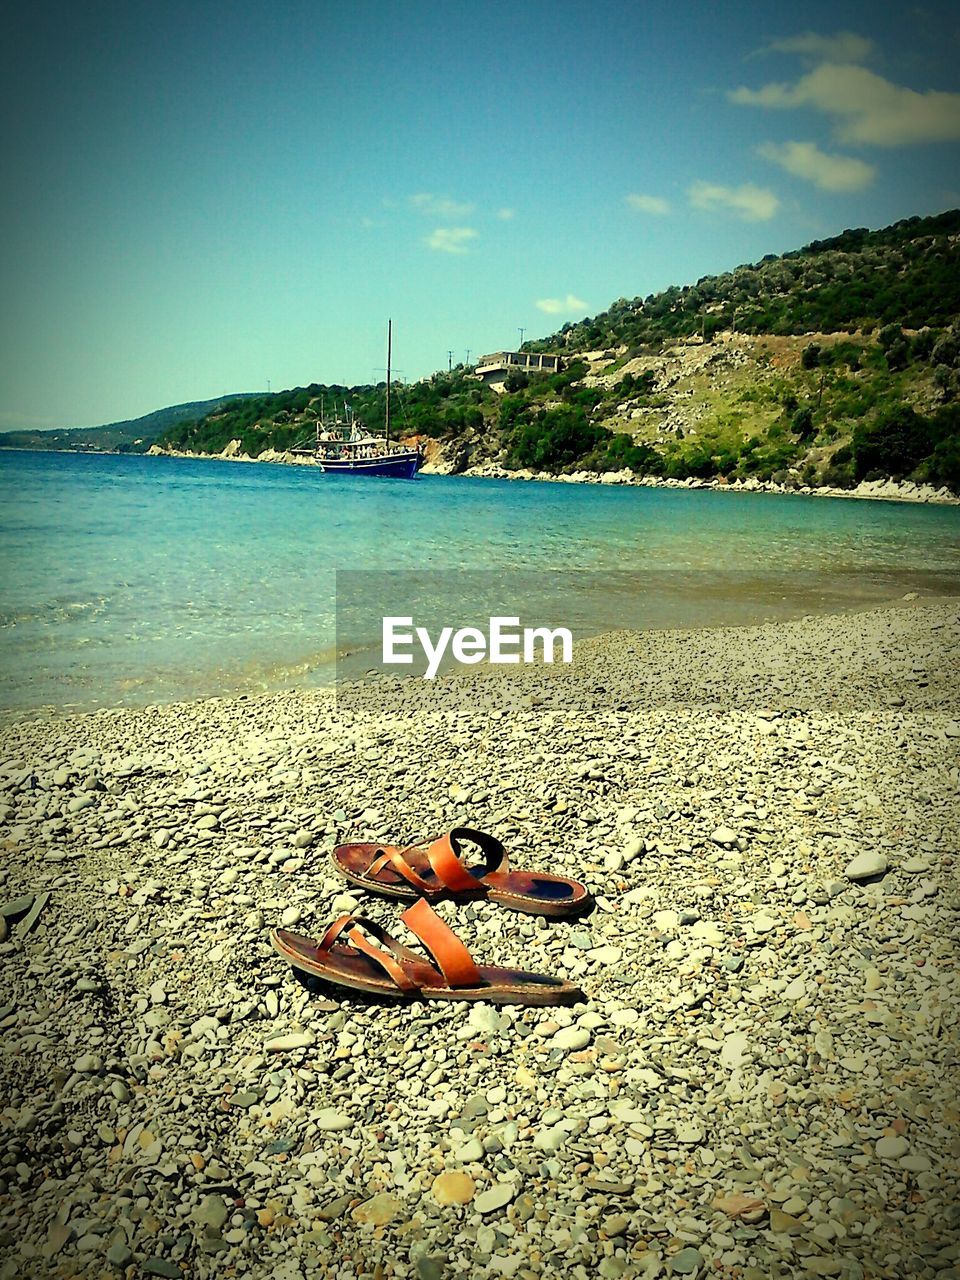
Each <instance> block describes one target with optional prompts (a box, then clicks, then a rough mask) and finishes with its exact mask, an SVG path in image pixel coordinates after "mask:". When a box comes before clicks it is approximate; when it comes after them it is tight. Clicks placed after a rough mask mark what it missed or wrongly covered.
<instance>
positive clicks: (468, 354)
mask: <svg viewBox="0 0 960 1280" xmlns="http://www.w3.org/2000/svg"><path fill="white" fill-rule="evenodd" d="M467 368H468V369H469V368H470V348H469V347H467Z"/></svg>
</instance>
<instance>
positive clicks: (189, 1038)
mask: <svg viewBox="0 0 960 1280" xmlns="http://www.w3.org/2000/svg"><path fill="white" fill-rule="evenodd" d="M958 668H960V601H957V600H945V601H944V600H941V601H936V602H932V603H931V602H924V601H920V602H910V603H905V602H899V603H898V604H897V605H896V606H891V607H889V608H886V609H876V610H872V611H868V612H861V613H851V614H846V615H835V616H823V617H817V618H805V619H801V620H798V621H793V622H787V623H776V624H767V625H762V626H756V627H744V628H732V629H722V628H716V629H707V630H701V631H685V632H684V631H677V632H643V633H617V634H612V635H607V636H603V637H599V638H597V639H594V640H590V641H585V642H584V643H583V644H582V645H580V646H579V647H578V650H577V654H576V660H575V662H574V664H573V665H572V666H571V667H570V668H562V669H561V668H555V669H553V670H552V671H550V672H548V673H546V674H545V673H544V671H543V670H528V671H525V672H520V673H518V672H515V671H508V672H503V671H498V670H493V669H486V670H479V669H478V670H475V671H473V672H472V673H470V674H467V675H454V676H451V677H448V678H443V679H440V680H438V681H436V682H434V683H433V684H427V683H425V682H422V681H407V682H397V681H393V680H384V681H377V682H372V683H369V684H365V685H363V686H357V687H353V688H349V689H346V690H344V689H341V690H340V691H339V693H338V694H337V695H336V696H333V695H332V694H330V693H328V692H325V691H322V690H321V691H297V692H289V693H280V694H273V695H268V696H250V697H240V698H229V699H228V698H218V699H208V700H205V701H201V702H193V703H179V704H167V705H161V704H157V705H151V706H147V707H143V708H133V709H121V710H109V711H98V712H94V713H89V714H82V715H75V716H69V717H62V718H56V717H53V718H51V717H44V718H41V719H30V718H24V719H21V720H19V721H15V722H11V723H7V724H6V725H4V726H3V727H2V729H0V910H2V916H0V1083H2V1090H0V1280H14V1278H15V1277H16V1278H19V1277H38V1278H40V1277H42V1278H44V1280H46V1278H47V1277H62V1278H63V1280H67V1278H68V1277H76V1278H78V1280H79V1278H84V1280H85V1278H87V1277H91V1278H92V1277H98V1278H99V1277H111V1276H116V1277H124V1278H125V1280H133V1277H141V1276H163V1277H170V1280H181V1278H183V1280H187V1278H188V1277H190V1278H192V1277H214V1276H236V1277H250V1278H251V1280H260V1278H261V1277H262V1278H263V1280H267V1277H270V1278H272V1280H311V1278H312V1277H316V1278H317V1280H320V1278H321V1277H322V1278H330V1280H333V1278H334V1277H346V1276H354V1277H370V1278H376V1280H381V1278H386V1277H397V1278H407V1277H409V1278H411V1280H441V1278H446V1277H450V1278H454V1277H473V1276H478V1277H487V1276H490V1277H499V1276H507V1277H510V1276H516V1277H519V1278H520V1280H539V1278H540V1277H551V1276H561V1275H562V1276H564V1277H567V1278H568V1280H592V1278H593V1277H596V1276H600V1277H603V1280H619V1278H621V1277H624V1278H632V1277H637V1278H640V1277H642V1278H644V1280H654V1278H655V1277H660V1276H664V1277H669V1276H694V1277H696V1276H704V1277H706V1276H723V1277H732V1278H736V1280H768V1278H769V1277H807V1276H838V1277H842V1278H843V1280H867V1278H874V1277H883V1278H887V1277H889V1278H890V1280H897V1278H899V1277H923V1278H926V1277H931V1278H932V1277H938V1278H939V1280H951V1278H952V1277H958V1276H960V1245H958V1244H957V1240H958V1230H957V1228H958V1224H960V1208H958V1206H960V1135H958V1127H957V1126H958V1120H960V1103H958V1096H960V1089H958V1072H957V1057H958V1036H957V1019H958V998H957V997H958V981H957V967H956V934H957V921H958V915H957V912H958V907H960V900H958V896H957V891H956V886H957V864H958V858H960V801H958V785H960V767H958V746H960V680H958ZM459 825H469V826H473V827H480V828H482V829H484V830H486V831H489V832H491V833H493V834H494V835H496V836H497V837H498V838H499V839H501V840H502V841H503V842H504V843H505V844H506V845H507V847H508V849H509V851H510V854H511V861H512V862H513V864H514V865H516V866H518V867H524V868H531V869H538V868H539V869H542V870H546V871H551V872H556V873H560V874H564V875H570V876H574V877H576V878H578V879H580V880H583V881H584V882H586V883H587V884H588V885H589V887H590V888H591V890H592V891H593V892H594V894H595V896H596V899H597V906H596V909H595V911H594V912H593V913H592V914H591V915H589V916H588V917H586V918H585V919H582V920H579V921H568V922H565V921H553V920H550V921H548V920H544V919H538V918H533V917H528V916H523V915H518V914H515V913H512V912H510V911H507V910H505V909H503V908H502V907H497V906H495V905H494V904H491V903H474V904H469V905H466V906H464V905H459V906H458V905H453V904H445V905H444V906H442V907H441V908H440V913H441V915H442V916H443V918H444V919H445V920H446V921H447V922H448V923H449V924H450V925H451V927H453V928H454V929H455V930H456V932H457V933H458V935H459V936H460V937H461V938H462V940H463V941H464V942H465V943H466V945H467V946H468V947H469V948H470V950H471V952H472V953H473V955H474V956H475V958H476V959H477V960H478V962H480V963H491V964H501V965H515V966H518V967H523V968H526V969H533V970H537V971H540V972H544V973H551V974H556V975H559V976H563V977H567V978H570V979H572V980H574V981H576V983H577V984H578V986H580V988H581V989H582V990H583V992H584V994H585V996H586V1000H585V1003H582V1004H578V1005H575V1006H573V1007H572V1008H558V1009H526V1008H520V1007H503V1008H495V1007H493V1006H491V1005H488V1004H478V1005H472V1006H471V1005H457V1004H444V1005H431V1004H422V1003H399V1002H386V1001H385V1002H380V1003H373V1002H368V1001H365V1000H364V999H362V998H360V997H356V996H351V995H346V996H345V995H344V994H342V993H340V992H338V991H337V990H336V989H335V988H331V987H321V986H320V985H319V984H316V983H314V982H312V981H310V982H307V981H300V980H298V979H297V978H296V976H295V975H294V974H293V972H292V971H291V970H290V969H289V968H288V967H287V966H286V965H285V964H284V962H283V961H282V960H281V958H280V957H279V956H277V955H276V954H275V952H274V951H273V950H272V948H271V946H270V941H269V935H270V930H271V928H273V927H274V926H277V925H284V926H286V927H289V928H294V929H296V930H297V931H299V932H302V933H306V934H308V935H310V936H313V937H319V936H320V935H321V934H322V932H323V930H324V929H325V928H326V926H327V924H329V923H330V921H331V920H333V919H334V918H335V917H336V916H337V915H338V914H340V913H341V912H343V911H353V910H355V909H356V910H360V911H362V912H363V913H364V914H366V915H368V916H369V917H370V918H371V919H373V920H375V921H377V922H379V923H381V924H382V925H384V926H385V927H386V928H387V929H389V930H390V932H391V933H393V934H394V935H395V936H397V937H398V938H399V939H400V940H401V941H403V942H404V943H406V944H408V945H410V944H411V938H410V937H409V936H408V935H406V933H405V931H404V929H403V926H402V925H401V924H400V923H399V920H398V916H399V910H398V908H397V907H396V906H395V905H393V904H391V903H390V902H389V901H387V900H383V899H376V898H365V899H363V898H361V897H360V895H358V894H357V893H356V891H354V890H352V889H351V890H350V891H348V886H346V885H345V883H344V882H343V881H341V880H339V879H338V878H337V876H336V875H335V874H334V872H333V869H332V865H331V860H330V853H331V851H332V849H333V847H334V846H335V845H336V844H338V843H340V842H343V841H347V840H367V839H368V840H390V841H391V842H396V843H405V842H407V841H411V840H415V839H422V838H425V837H428V836H435V835H437V834H439V833H440V832H442V831H444V830H449V829H450V828H451V827H454V826H459Z"/></svg>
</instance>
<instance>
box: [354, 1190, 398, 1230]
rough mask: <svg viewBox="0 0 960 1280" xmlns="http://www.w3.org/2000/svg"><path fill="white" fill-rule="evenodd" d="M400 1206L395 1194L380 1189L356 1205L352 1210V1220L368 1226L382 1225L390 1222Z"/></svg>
mask: <svg viewBox="0 0 960 1280" xmlns="http://www.w3.org/2000/svg"><path fill="white" fill-rule="evenodd" d="M402 1208H403V1205H402V1203H401V1202H400V1200H399V1199H398V1197H397V1196H395V1195H393V1194H392V1192H390V1191H381V1192H380V1193H379V1194H378V1195H375V1196H373V1197H371V1199H369V1200H365V1201H364V1202H363V1204H358V1205H357V1207H356V1208H355V1209H354V1211H353V1220H354V1222H359V1223H361V1224H363V1225H365V1226H368V1227H383V1226H386V1224H387V1223H388V1222H392V1221H393V1219H394V1218H395V1217H396V1216H397V1214H398V1213H400V1211H401V1210H402Z"/></svg>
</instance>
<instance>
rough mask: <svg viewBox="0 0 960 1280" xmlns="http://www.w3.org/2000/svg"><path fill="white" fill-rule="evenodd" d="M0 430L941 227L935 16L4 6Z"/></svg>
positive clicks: (427, 354) (833, 11) (946, 97)
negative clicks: (389, 333) (929, 218)
mask: <svg viewBox="0 0 960 1280" xmlns="http://www.w3.org/2000/svg"><path fill="white" fill-rule="evenodd" d="M7 34H8V36H12V38H10V39H8V40H7V41H6V43H5V50H4V52H3V53H2V54H0V94H2V97H3V112H2V120H3V124H2V126H0V127H2V129H3V153H4V155H3V159H4V174H5V178H6V181H5V182H4V184H3V187H4V189H3V191H2V193H0V202H2V217H3V229H4V234H3V237H2V243H0V285H2V290H3V299H4V307H3V320H2V325H3V351H4V355H3V360H2V365H0V429H3V428H12V427H21V426H80V425H96V424H99V423H102V422H107V421H112V420H116V419H121V418H127V417H134V416H137V415H139V414H142V413H147V412H149V411H150V410H152V409H155V408H159V407H161V406H163V405H167V404H176V403H180V402H182V401H186V400H193V399H205V398H207V397H211V396H215V395H220V394H223V393H225V392H232V391H240V390H256V389H260V388H266V386H267V384H268V381H269V383H270V385H271V386H272V387H273V389H274V390H278V389H280V388H282V387H289V386H295V385H303V384H306V383H309V382H311V381H323V382H345V383H355V382H363V381H373V380H376V378H378V377H382V372H381V371H382V368H383V365H384V362H385V353H384V345H385V329H386V320H387V317H388V316H391V317H392V318H393V321H394V329H395V357H394V363H395V367H396V369H397V370H398V372H399V373H400V374H401V375H402V376H405V377H406V378H407V379H414V378H417V377H420V376H422V375H424V374H426V373H430V372H431V371H433V370H434V369H437V368H440V367H446V364H447V352H448V350H452V351H453V353H454V356H453V358H454V361H459V360H463V359H465V358H466V355H467V351H468V350H469V351H470V353H471V356H472V357H473V356H476V355H477V354H479V353H481V352H484V351H489V350H496V349H498V348H500V347H505V346H511V345H514V344H515V343H516V342H517V341H518V340H519V334H518V329H519V328H520V327H523V328H524V329H525V330H526V336H527V337H534V336H540V335H545V334H547V333H550V332H553V331H554V330H555V329H557V328H558V327H559V326H560V325H561V324H563V323H564V321H566V320H576V319H580V318H582V317H583V316H584V315H587V314H595V313H596V312H598V311H601V310H603V309H604V308H605V307H606V306H607V305H608V304H609V303H610V302H612V301H613V300H615V299H616V298H618V297H621V296H624V297H633V296H635V295H637V294H641V295H646V294H648V293H650V292H653V291H655V290H657V289H660V288H663V287H665V286H666V285H668V284H671V283H684V282H689V281H693V280H695V279H696V278H697V277H698V276H700V275H703V274H706V273H708V272H714V271H720V270H724V269H727V268H730V267H732V266H735V265H737V264H738V263H740V262H745V261H755V260H757V259H758V258H760V257H762V256H763V255H764V254H766V253H777V252H782V251H784V250H788V249H792V248H797V247H799V246H800V245H801V244H803V243H805V242H806V241H809V240H811V239H814V238H819V237H822V236H825V235H830V234H834V233H836V232H838V231H841V230H842V229H843V228H845V227H851V226H882V225H885V224H887V223H889V222H892V221H894V220H896V219H897V218H901V217H906V216H909V215H911V214H914V213H919V214H925V213H934V212H939V211H940V210H942V209H946V208H950V207H955V206H957V205H960V83H958V81H960V74H958V71H957V68H958V66H960V18H958V17H957V16H956V11H955V9H954V7H953V6H948V5H946V4H924V5H919V6H915V7H910V6H909V5H904V6H902V7H899V6H893V5H882V6H877V5H875V4H865V3H859V4H845V3H831V4H821V3H808V4H806V5H804V6H802V7H798V6H796V5H792V4H786V3H782V2H779V0H773V2H772V3H764V4H753V5H750V4H739V5H736V6H734V5H729V6H707V5H696V4H689V3H688V4H681V3H676V0H674V3H670V4H660V3H656V2H653V3H639V2H638V0H634V3H616V2H607V3H604V0H597V2H595V3H594V4H592V5H584V4H582V3H566V2H564V0H559V2H554V3H538V2H536V0H534V2H533V3H530V2H528V3H524V4H516V3H514V4H511V5H508V4H501V3H498V2H497V0H493V2H492V3H473V4H461V3H455V2H451V3H445V4H441V3H424V2H418V0H408V2H407V3H387V2H385V0H366V2H365V0H359V2H358V3H355V4H352V5H346V4H342V3H338V4H329V3H323V2H318V0H315V2H314V3H310V4H307V3H297V2H293V3H289V2H284V0H275V2H274V3H266V2H264V3H260V2H259V0H237V2H235V3H231V4H218V3H203V0H194V2H193V3H181V0H165V2H164V3H161V4H157V3H155V2H152V3H150V4H144V3H141V2H140V0H127V3H123V4H120V3H116V2H115V0H114V2H102V0H101V2H100V3H98V2H97V0H87V2H85V3H84V4H82V5H77V4H73V3H71V4H69V5H68V4H55V3H48V2H46V0H39V2H38V3H31V4H29V5H27V4H14V6H13V9H12V10H11V11H10V12H9V16H8V19H7Z"/></svg>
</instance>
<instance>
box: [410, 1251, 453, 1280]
mask: <svg viewBox="0 0 960 1280" xmlns="http://www.w3.org/2000/svg"><path fill="white" fill-rule="evenodd" d="M446 1274H447V1264H446V1260H445V1259H443V1258H428V1257H426V1256H425V1255H424V1256H423V1257H420V1258H418V1259H417V1280H444V1276H445V1275H446Z"/></svg>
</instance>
